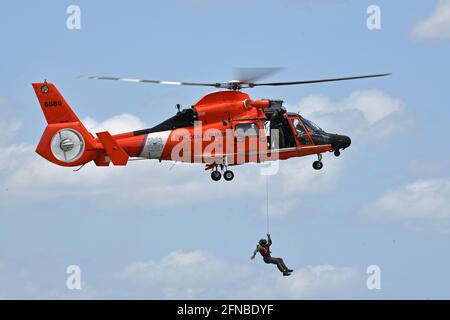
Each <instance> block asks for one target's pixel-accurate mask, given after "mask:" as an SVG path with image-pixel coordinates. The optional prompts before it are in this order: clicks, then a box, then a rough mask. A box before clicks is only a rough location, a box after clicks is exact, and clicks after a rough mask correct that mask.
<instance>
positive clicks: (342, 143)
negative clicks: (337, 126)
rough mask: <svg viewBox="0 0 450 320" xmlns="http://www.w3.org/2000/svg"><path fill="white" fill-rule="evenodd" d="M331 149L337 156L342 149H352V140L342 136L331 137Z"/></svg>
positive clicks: (334, 135) (333, 135)
mask: <svg viewBox="0 0 450 320" xmlns="http://www.w3.org/2000/svg"><path fill="white" fill-rule="evenodd" d="M330 142H331V147H332V148H333V150H334V151H335V154H337V155H338V154H339V150H340V149H345V148H348V147H350V145H351V143H352V140H351V139H350V137H348V136H343V135H340V134H332V135H330Z"/></svg>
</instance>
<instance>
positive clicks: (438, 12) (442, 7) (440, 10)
mask: <svg viewBox="0 0 450 320" xmlns="http://www.w3.org/2000/svg"><path fill="white" fill-rule="evenodd" d="M412 35H413V37H414V38H416V39H419V40H432V41H437V40H448V39H450V0H438V2H437V5H436V8H435V9H434V11H433V14H432V15H431V16H430V17H428V18H426V19H423V20H420V21H418V22H417V23H416V24H415V25H414V27H413V29H412Z"/></svg>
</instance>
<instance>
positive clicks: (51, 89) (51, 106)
mask: <svg viewBox="0 0 450 320" xmlns="http://www.w3.org/2000/svg"><path fill="white" fill-rule="evenodd" d="M33 89H34V92H35V93H36V96H37V98H38V100H39V104H40V105H41V108H42V111H43V112H44V116H45V119H46V120H47V123H48V124H56V123H64V122H80V120H79V119H78V117H77V115H76V114H75V113H74V112H73V111H72V109H71V108H70V107H69V105H68V104H67V102H66V100H65V99H64V97H63V96H62V95H61V93H59V91H58V89H56V87H55V86H54V85H53V84H52V83H49V82H37V83H33Z"/></svg>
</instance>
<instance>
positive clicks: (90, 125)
mask: <svg viewBox="0 0 450 320" xmlns="http://www.w3.org/2000/svg"><path fill="white" fill-rule="evenodd" d="M82 122H83V124H84V125H85V127H86V129H88V131H90V132H92V133H96V132H102V131H109V132H110V133H111V134H118V133H124V132H129V131H133V130H139V129H145V128H147V125H146V124H145V123H144V122H143V121H142V120H141V119H139V118H138V117H136V116H134V115H131V114H128V113H124V114H120V115H117V116H113V117H111V118H109V119H106V120H105V121H103V122H100V123H98V122H97V121H96V120H94V119H92V118H90V117H87V118H85V119H83V120H82Z"/></svg>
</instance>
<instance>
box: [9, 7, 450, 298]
mask: <svg viewBox="0 0 450 320" xmlns="http://www.w3.org/2000/svg"><path fill="white" fill-rule="evenodd" d="M71 4H77V5H79V6H80V8H81V30H72V31H71V30H68V29H67V28H66V19H67V17H68V15H67V14H66V8H67V7H68V6H69V5H71ZM371 4H376V5H378V6H379V7H380V8H381V19H382V28H381V30H376V31H370V30H368V29H367V27H366V19H367V14H366V9H367V7H368V6H369V5H371ZM449 12H450V2H449V1H446V0H440V1H426V2H425V1H422V2H415V3H414V4H412V3H411V2H410V1H395V2H394V1H356V0H353V1H352V0H348V1H329V0H321V1H294V0H291V1H276V2H273V1H237V0H232V1H227V2H223V1H206V0H192V1H164V2H160V3H156V2H149V1H135V2H133V3H128V4H126V5H125V4H124V3H120V2H117V3H111V2H107V1H95V2H94V1H77V2H69V1H58V2H56V1H54V2H51V1H39V2H36V3H29V2H25V1H14V2H8V3H5V4H3V5H2V10H1V12H0V21H1V22H0V23H1V28H0V36H1V39H2V43H3V45H2V50H1V51H0V57H1V61H2V63H1V64H0V74H1V77H0V88H1V89H0V187H1V188H0V243H1V245H0V298H7V299H8V298H80V297H81V298H140V299H145V298H174V297H176V298H194V299H195V298H278V299H283V298H288V299H294V298H357V299H367V298H369V299H371V298H374V299H378V298H388V299H390V298H394V299H396V298H449V295H448V288H449V286H450V279H449V277H448V274H447V273H448V272H447V271H448V269H449V267H450V260H449V258H448V256H447V255H446V254H445V252H446V251H447V250H446V249H447V248H448V246H449V244H450V241H449V231H450V211H449V209H448V204H449V200H448V199H450V175H449V174H448V166H449V165H450V153H449V150H448V148H445V146H446V144H447V143H446V138H447V137H448V136H449V130H450V129H449V126H448V119H449V108H448V105H449V102H450V94H449V92H448V80H447V76H448V74H449V73H450V67H449V64H448V56H449V53H450V52H449V44H450V21H449V19H448V17H449V16H450V14H449ZM274 66H275V67H283V68H284V69H283V70H282V71H281V72H279V73H278V74H276V75H273V76H271V77H270V80H273V81H289V80H302V79H314V78H322V77H334V76H347V75H358V74H366V73H378V72H392V73H393V75H392V76H391V77H388V78H382V79H370V80H361V81H353V82H341V83H332V84H319V85H310V86H302V87H280V88H257V89H254V90H252V91H251V92H249V93H250V95H251V96H252V97H254V98H272V99H283V100H284V101H285V104H286V106H288V107H289V109H290V110H291V111H300V112H301V113H303V114H304V115H305V116H307V117H308V118H311V119H312V120H314V121H315V122H317V123H318V124H319V125H321V126H322V127H323V128H324V129H326V130H328V131H335V132H339V133H342V134H348V135H350V136H351V137H352V139H353V144H352V147H351V148H349V149H348V150H345V151H344V152H343V154H342V155H341V157H339V158H335V157H334V156H332V155H331V154H327V155H325V157H324V168H323V169H322V170H321V171H320V172H316V171H314V170H313V169H312V167H311V163H312V161H313V160H315V159H314V158H313V157H309V158H304V159H292V160H289V161H284V162H282V163H280V172H279V173H278V174H277V175H275V176H273V177H271V178H270V189H271V195H270V202H271V220H270V222H271V233H272V234H273V240H274V245H273V253H274V255H280V256H283V257H284V259H285V260H286V262H287V264H288V265H289V266H292V267H293V269H295V270H296V271H295V272H294V274H293V275H292V276H291V277H288V278H282V277H280V275H279V273H278V271H277V270H276V269H275V268H274V267H273V266H267V265H265V264H264V263H263V262H262V261H261V260H260V259H258V260H257V261H253V262H252V261H250V259H249V257H250V254H251V251H252V250H253V249H254V246H255V244H256V241H257V240H258V239H259V238H261V237H263V236H264V235H265V231H266V230H265V223H266V221H265V212H264V204H265V178H264V177H262V176H260V174H259V167H258V166H255V165H247V166H241V167H238V168H236V169H235V175H236V177H235V180H234V181H233V182H232V183H225V182H221V183H213V182H212V181H211V180H210V178H209V174H208V173H207V172H204V170H203V167H202V166H197V165H191V166H189V165H176V166H175V167H174V168H172V169H170V167H171V163H165V164H164V163H163V164H159V163H157V162H156V161H140V162H135V163H130V164H129V165H128V166H127V167H126V168H114V167H110V168H96V167H95V166H93V165H89V166H86V168H84V169H83V170H82V171H80V172H79V173H76V174H75V173H73V172H72V171H71V169H67V168H59V167H57V166H54V165H52V164H49V163H47V162H46V161H45V160H43V159H41V158H39V156H38V155H37V154H35V153H34V152H33V151H34V148H35V145H36V144H37V143H38V141H39V139H40V136H41V134H42V132H43V130H44V128H45V120H44V117H43V115H42V113H41V110H40V107H39V105H38V103H37V99H36V98H35V96H34V93H33V90H32V88H31V82H35V81H41V80H43V79H48V80H49V81H52V82H53V83H55V84H56V86H57V87H58V88H59V90H60V91H61V92H62V94H63V95H64V96H65V98H66V100H67V101H68V102H69V104H70V105H71V106H72V107H73V108H74V110H75V111H76V113H77V114H78V115H79V117H80V118H81V119H83V120H84V121H85V123H86V124H87V125H88V126H89V127H90V128H91V129H92V130H93V131H94V132H95V131H97V130H100V129H105V128H106V129H110V130H112V131H114V130H117V129H118V128H124V129H139V127H140V128H143V127H146V126H152V125H154V124H157V123H159V122H160V121H162V120H163V119H165V118H167V117H169V116H171V115H173V114H174V112H175V105H176V104H177V103H181V104H182V105H184V106H190V105H192V104H194V103H195V102H196V101H197V100H199V99H200V98H201V96H202V95H204V94H206V93H208V90H207V88H195V87H172V86H167V87H164V86H156V85H155V86H152V85H143V84H142V85H141V84H129V83H114V82H106V81H105V82H102V81H89V80H85V79H78V78H77V77H78V76H79V75H87V74H98V75H118V76H126V77H138V78H150V79H163V80H181V81H207V82H213V81H214V82H215V81H227V80H230V79H232V78H234V74H233V70H234V68H236V67H274ZM73 264H75V265H78V266H80V268H81V270H82V281H83V285H82V289H81V290H79V291H78V290H74V291H70V290H67V289H66V286H65V283H66V278H67V274H66V267H67V266H69V265H73ZM372 264H375V265H378V266H379V267H380V268H381V272H382V277H381V283H382V288H381V290H372V291H370V290H368V289H367V288H366V278H367V275H366V268H367V266H369V265H372Z"/></svg>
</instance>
